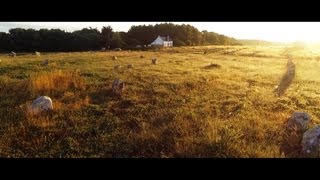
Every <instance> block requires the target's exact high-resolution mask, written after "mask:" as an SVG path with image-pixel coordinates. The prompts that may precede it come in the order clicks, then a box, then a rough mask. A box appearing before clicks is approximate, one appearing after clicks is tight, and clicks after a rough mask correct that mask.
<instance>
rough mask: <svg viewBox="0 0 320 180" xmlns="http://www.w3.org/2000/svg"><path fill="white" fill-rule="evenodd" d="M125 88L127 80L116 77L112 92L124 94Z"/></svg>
mask: <svg viewBox="0 0 320 180" xmlns="http://www.w3.org/2000/svg"><path fill="white" fill-rule="evenodd" d="M124 89H125V82H123V81H122V80H121V79H116V80H114V81H113V84H112V92H113V93H114V94H115V95H120V96H121V95H122V93H123V91H124Z"/></svg>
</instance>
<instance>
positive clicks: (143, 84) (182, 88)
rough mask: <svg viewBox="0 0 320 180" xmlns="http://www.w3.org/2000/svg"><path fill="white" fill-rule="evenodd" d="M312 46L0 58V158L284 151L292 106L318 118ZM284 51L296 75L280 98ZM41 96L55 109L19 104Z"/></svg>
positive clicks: (225, 154) (244, 154)
mask: <svg viewBox="0 0 320 180" xmlns="http://www.w3.org/2000/svg"><path fill="white" fill-rule="evenodd" d="M204 51H207V53H206V54H204ZM226 51H227V52H229V51H234V53H233V54H228V53H225V52H226ZM310 51H311V50H309V49H305V50H301V49H298V50H297V49H293V48H291V49H290V48H286V47H281V46H274V47H272V46H256V47H255V46H251V47H250V46H248V47H241V46H229V47H228V46H206V47H183V48H171V49H162V50H159V51H154V52H153V51H149V52H147V51H141V52H139V51H122V52H83V53H42V55H41V56H40V57H38V56H35V55H23V56H17V57H15V58H13V57H8V56H5V55H0V59H1V60H2V61H1V62H0V134H1V136H0V156H1V157H163V158H167V157H169V158H170V157H284V155H283V154H281V153H280V145H281V141H282V137H283V135H282V134H283V123H284V122H285V120H286V119H287V118H288V117H289V116H290V115H291V113H292V112H294V111H306V112H308V113H309V114H310V115H311V118H312V121H313V123H319V122H320V113H319V112H320V111H319V110H320V108H319V105H320V101H319V99H320V97H319V95H320V91H319V90H318V89H319V88H318V84H319V83H320V82H319V81H320V76H319V73H318V69H319V67H320V62H318V60H317V57H318V56H320V52H316V51H315V50H312V53H310ZM253 52H256V53H255V55H252V54H253ZM288 52H289V53H290V54H291V55H292V56H293V62H294V63H295V64H296V76H295V78H294V79H293V82H292V84H291V85H290V87H289V88H288V89H287V90H286V92H285V94H284V95H283V96H281V97H278V96H276V94H275V93H274V89H275V86H276V85H278V83H279V81H280V80H281V77H282V75H283V74H284V73H285V72H286V63H287V54H288ZM317 53H318V54H317ZM141 55H143V56H144V58H140V56H141ZM113 56H117V57H118V60H113V59H112V57H113ZM154 57H156V58H157V59H158V64H157V65H153V64H151V59H152V58H154ZM44 59H49V61H50V64H49V65H48V66H43V65H42V61H43V60H44ZM128 64H133V68H127V65H128ZM211 64H215V65H213V66H212V65H211ZM116 65H121V66H122V68H120V69H115V68H114V67H115V66H116ZM217 66H219V67H217ZM116 78H120V79H122V80H124V81H125V82H126V89H125V91H124V94H123V96H122V97H121V98H118V97H114V96H112V93H111V85H112V82H113V80H114V79H116ZM49 82H50V83H49ZM48 83H49V85H48ZM41 95H48V96H50V97H51V98H52V101H53V106H54V111H53V112H51V113H50V114H48V115H45V116H40V117H31V116H29V115H28V114H27V112H26V110H25V107H26V105H27V104H28V103H30V102H32V100H34V99H36V98H37V97H39V96H41Z"/></svg>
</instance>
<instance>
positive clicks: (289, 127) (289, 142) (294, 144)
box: [280, 112, 310, 158]
mask: <svg viewBox="0 0 320 180" xmlns="http://www.w3.org/2000/svg"><path fill="white" fill-rule="evenodd" d="M309 123H310V116H309V115H308V114H307V113H304V112H294V113H293V114H292V116H291V117H290V118H288V121H287V122H286V123H285V124H284V125H285V126H284V131H283V139H282V142H281V146H280V151H281V152H283V153H284V155H285V157H289V158H297V157H301V154H302V146H301V141H302V137H303V133H304V132H305V131H306V130H307V129H308V125H309Z"/></svg>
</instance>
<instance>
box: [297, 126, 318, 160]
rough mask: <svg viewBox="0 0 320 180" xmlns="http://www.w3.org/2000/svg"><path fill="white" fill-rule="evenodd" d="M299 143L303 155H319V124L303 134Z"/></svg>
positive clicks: (316, 156)
mask: <svg viewBox="0 0 320 180" xmlns="http://www.w3.org/2000/svg"><path fill="white" fill-rule="evenodd" d="M301 145H302V154H303V157H315V158H319V157H320V125H317V126H315V127H313V128H311V129H309V130H308V131H306V132H305V133H304V134H303V138H302V141H301Z"/></svg>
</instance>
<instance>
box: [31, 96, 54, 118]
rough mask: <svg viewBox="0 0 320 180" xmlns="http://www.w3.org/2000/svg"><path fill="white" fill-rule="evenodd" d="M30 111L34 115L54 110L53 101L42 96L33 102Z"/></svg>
mask: <svg viewBox="0 0 320 180" xmlns="http://www.w3.org/2000/svg"><path fill="white" fill-rule="evenodd" d="M28 110H29V113H31V114H34V115H36V114H39V113H41V112H46V111H50V110H53V105H52V100H51V98H50V97H48V96H41V97H39V98H37V99H36V100H34V101H33V102H32V104H31V105H30V106H29V109H28Z"/></svg>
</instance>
